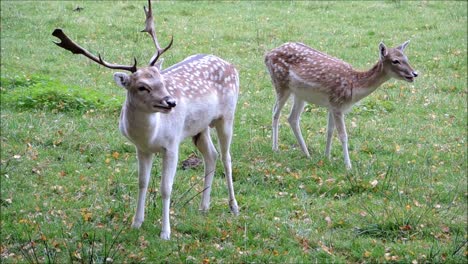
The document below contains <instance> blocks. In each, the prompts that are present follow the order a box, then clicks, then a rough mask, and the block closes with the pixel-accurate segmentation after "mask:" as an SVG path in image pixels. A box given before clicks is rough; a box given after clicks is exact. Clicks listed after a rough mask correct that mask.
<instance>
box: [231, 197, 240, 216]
mask: <svg viewBox="0 0 468 264" xmlns="http://www.w3.org/2000/svg"><path fill="white" fill-rule="evenodd" d="M229 207H230V209H231V212H232V213H233V214H234V215H236V216H237V215H239V206H237V201H236V200H234V201H231V202H230V204H229Z"/></svg>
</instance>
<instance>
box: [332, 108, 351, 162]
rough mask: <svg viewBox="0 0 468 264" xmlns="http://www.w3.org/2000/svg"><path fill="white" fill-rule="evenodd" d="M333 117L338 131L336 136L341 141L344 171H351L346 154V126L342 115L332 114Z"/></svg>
mask: <svg viewBox="0 0 468 264" xmlns="http://www.w3.org/2000/svg"><path fill="white" fill-rule="evenodd" d="M333 117H334V119H335V125H336V130H337V131H338V136H339V138H340V141H341V146H342V147H343V156H344V162H345V165H346V169H348V170H350V169H351V160H350V159H349V153H348V134H347V133H346V126H345V122H344V114H343V113H341V112H334V113H333Z"/></svg>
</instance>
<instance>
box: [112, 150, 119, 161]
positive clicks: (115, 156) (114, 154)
mask: <svg viewBox="0 0 468 264" xmlns="http://www.w3.org/2000/svg"><path fill="white" fill-rule="evenodd" d="M119 156H120V154H119V153H118V152H117V151H115V152H114V153H112V157H113V158H114V159H118V158H119Z"/></svg>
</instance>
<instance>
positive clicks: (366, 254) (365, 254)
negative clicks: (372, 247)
mask: <svg viewBox="0 0 468 264" xmlns="http://www.w3.org/2000/svg"><path fill="white" fill-rule="evenodd" d="M370 255H371V253H370V252H369V251H367V250H366V252H364V257H365V258H368V257H370Z"/></svg>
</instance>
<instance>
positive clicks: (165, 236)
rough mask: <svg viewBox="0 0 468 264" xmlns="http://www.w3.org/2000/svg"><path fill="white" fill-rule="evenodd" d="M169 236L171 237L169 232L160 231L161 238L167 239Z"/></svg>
mask: <svg viewBox="0 0 468 264" xmlns="http://www.w3.org/2000/svg"><path fill="white" fill-rule="evenodd" d="M170 238H171V232H164V231H161V239H162V240H169V239H170Z"/></svg>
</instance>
